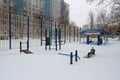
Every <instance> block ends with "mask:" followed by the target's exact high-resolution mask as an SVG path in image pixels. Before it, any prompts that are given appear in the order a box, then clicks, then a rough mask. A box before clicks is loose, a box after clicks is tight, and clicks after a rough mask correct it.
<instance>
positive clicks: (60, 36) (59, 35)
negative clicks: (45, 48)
mask: <svg viewBox="0 0 120 80" xmlns="http://www.w3.org/2000/svg"><path fill="white" fill-rule="evenodd" d="M59 50H61V29H59Z"/></svg>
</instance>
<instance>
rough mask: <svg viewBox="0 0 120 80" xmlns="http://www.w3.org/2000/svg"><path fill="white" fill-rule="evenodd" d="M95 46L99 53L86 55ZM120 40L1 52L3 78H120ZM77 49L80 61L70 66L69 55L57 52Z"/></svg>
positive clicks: (75, 79) (89, 79) (52, 79)
mask: <svg viewBox="0 0 120 80" xmlns="http://www.w3.org/2000/svg"><path fill="white" fill-rule="evenodd" d="M92 46H94V47H95V49H96V55H95V56H93V57H92V58H89V59H86V58H83V57H84V56H85V55H87V53H88V52H89V51H90V49H91V48H92ZM119 49H120V41H117V39H109V42H108V44H106V45H100V46H97V45H86V44H80V43H77V42H76V43H67V44H65V45H63V46H62V50H60V51H55V50H54V49H53V50H51V51H49V50H47V51H45V49H44V46H43V47H31V48H30V50H31V51H32V52H33V54H24V53H20V52H19V49H13V50H6V51H2V52H0V80H120V69H119V68H120V50H119ZM75 50H78V53H79V56H80V60H79V61H78V62H75V61H73V65H70V62H69V61H70V60H69V57H68V56H63V55H58V53H67V54H69V53H70V52H73V53H74V52H75Z"/></svg>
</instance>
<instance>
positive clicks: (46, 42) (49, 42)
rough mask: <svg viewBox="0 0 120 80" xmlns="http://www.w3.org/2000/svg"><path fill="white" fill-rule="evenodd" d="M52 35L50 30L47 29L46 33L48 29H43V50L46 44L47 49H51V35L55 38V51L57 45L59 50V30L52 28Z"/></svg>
mask: <svg viewBox="0 0 120 80" xmlns="http://www.w3.org/2000/svg"><path fill="white" fill-rule="evenodd" d="M54 31H55V32H54V35H52V30H51V29H49V35H48V30H47V29H45V50H47V46H49V50H51V46H53V44H52V43H53V41H52V40H53V39H52V37H54V39H55V41H54V42H55V50H56V51H57V50H58V47H59V50H61V30H60V29H59V30H57V29H55V30H54Z"/></svg>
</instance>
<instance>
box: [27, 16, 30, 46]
mask: <svg viewBox="0 0 120 80" xmlns="http://www.w3.org/2000/svg"><path fill="white" fill-rule="evenodd" d="M29 27H30V26H29V16H28V18H27V41H28V48H29V34H30V32H29Z"/></svg>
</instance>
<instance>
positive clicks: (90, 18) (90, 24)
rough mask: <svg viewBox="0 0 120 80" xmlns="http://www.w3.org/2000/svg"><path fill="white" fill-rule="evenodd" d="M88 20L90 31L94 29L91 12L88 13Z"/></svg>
mask: <svg viewBox="0 0 120 80" xmlns="http://www.w3.org/2000/svg"><path fill="white" fill-rule="evenodd" d="M89 20H90V23H89V26H90V29H92V28H93V27H94V15H93V12H92V11H90V12H89Z"/></svg>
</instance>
